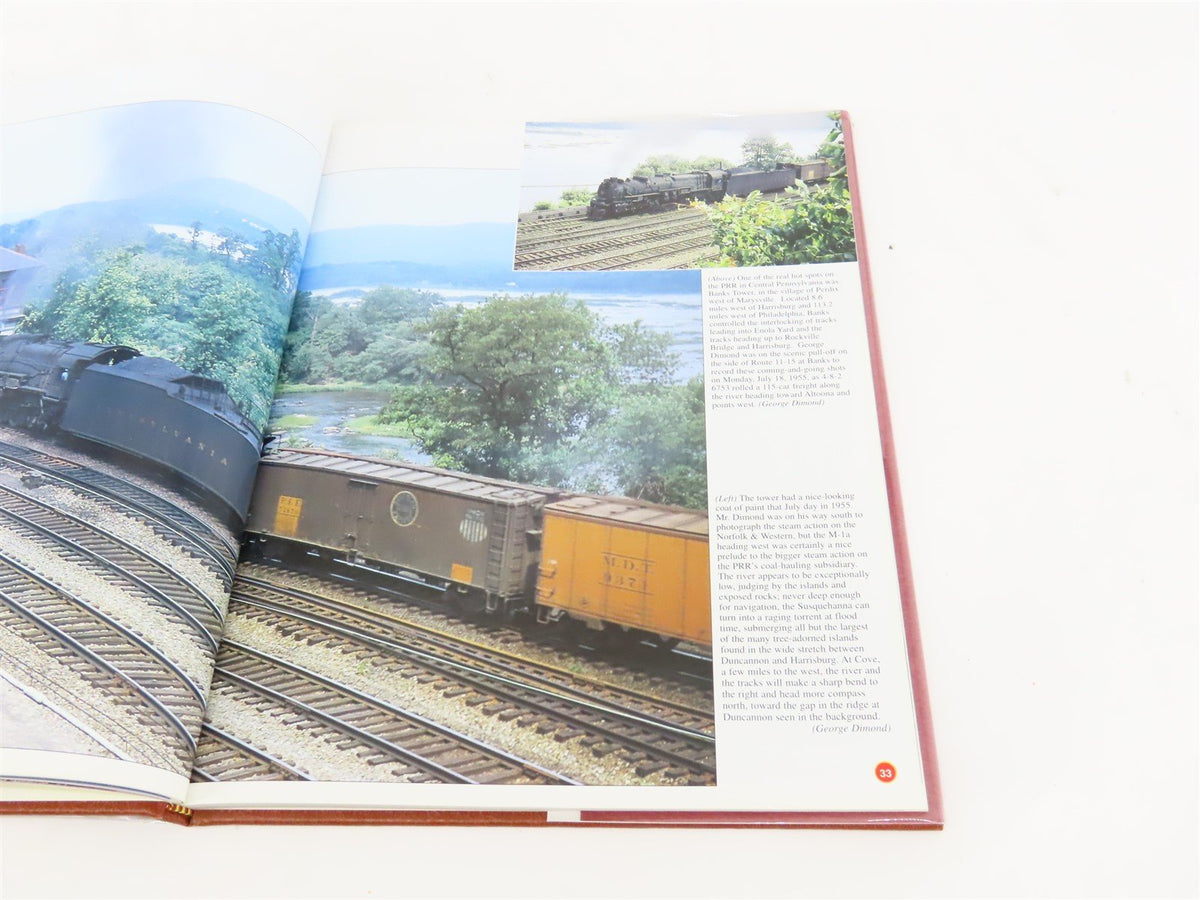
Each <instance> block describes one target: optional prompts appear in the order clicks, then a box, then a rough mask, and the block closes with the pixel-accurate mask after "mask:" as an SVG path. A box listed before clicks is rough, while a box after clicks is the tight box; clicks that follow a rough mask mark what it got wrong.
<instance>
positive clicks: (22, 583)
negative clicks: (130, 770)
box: [0, 553, 204, 768]
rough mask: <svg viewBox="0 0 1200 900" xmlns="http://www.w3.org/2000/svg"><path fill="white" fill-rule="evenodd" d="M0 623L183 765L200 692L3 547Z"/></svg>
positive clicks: (191, 746) (135, 638)
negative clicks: (105, 700) (89, 688)
mask: <svg viewBox="0 0 1200 900" xmlns="http://www.w3.org/2000/svg"><path fill="white" fill-rule="evenodd" d="M0 626H2V627H4V628H6V629H7V630H8V631H9V632H11V633H12V634H13V635H15V636H17V637H19V638H20V639H22V640H24V641H25V642H26V643H28V644H30V645H32V646H33V647H35V648H37V649H38V650H39V651H41V652H42V653H45V654H46V655H48V656H50V657H51V658H53V659H54V660H56V661H57V662H59V663H60V664H62V665H63V666H65V667H66V668H68V669H70V670H71V671H72V672H74V673H75V674H76V675H78V676H79V677H80V678H82V679H83V681H84V682H86V683H87V684H89V685H90V686H92V687H94V688H95V689H96V691H97V692H98V693H100V694H102V695H104V696H105V697H107V698H108V699H109V700H110V701H111V702H112V703H114V704H116V705H117V706H118V707H121V708H122V709H123V710H124V711H125V713H126V714H127V715H128V716H130V717H132V718H133V719H135V720H136V721H137V722H138V723H139V724H140V725H141V726H142V727H143V728H144V729H145V730H146V731H147V732H148V733H149V734H150V735H153V736H155V737H158V738H161V743H162V744H163V745H164V746H167V747H170V748H171V752H172V753H173V755H174V757H175V759H176V761H177V762H178V763H179V765H180V766H181V767H182V768H190V765H191V758H192V753H193V751H194V750H195V748H196V739H195V738H194V737H193V733H194V732H195V731H198V730H199V728H200V718H201V710H202V709H203V704H204V691H203V690H201V688H200V686H199V685H197V684H196V683H195V682H194V681H193V680H192V679H191V678H190V677H189V676H188V675H187V674H186V673H185V672H184V671H183V670H182V669H181V668H180V667H179V666H178V665H177V664H175V663H174V662H172V661H171V660H170V659H168V658H167V657H166V656H164V655H163V654H162V653H161V652H160V651H159V650H157V649H156V648H154V647H153V646H151V645H150V644H149V643H148V642H147V641H146V640H144V639H143V638H141V637H140V636H139V635H137V634H136V633H135V632H134V631H133V630H132V629H131V628H129V627H127V626H125V625H123V624H121V623H120V622H118V621H117V620H116V619H114V618H112V617H111V616H108V615H106V614H104V613H102V612H100V611H99V610H97V609H94V608H93V607H91V606H90V605H89V604H88V603H87V602H85V601H84V600H82V599H80V598H79V597H77V596H76V595H74V594H72V593H71V592H69V591H67V590H65V589H63V588H62V587H59V586H58V585H55V584H53V583H52V582H50V581H49V580H47V579H46V578H44V577H43V576H41V575H39V574H38V573H37V572H35V571H33V570H32V569H31V568H29V567H28V566H26V565H25V564H23V563H21V562H19V561H17V560H15V559H12V558H11V557H9V556H8V555H6V554H3V553H0ZM81 702H83V703H84V704H86V700H85V699H83V698H81Z"/></svg>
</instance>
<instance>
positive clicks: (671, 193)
mask: <svg viewBox="0 0 1200 900" xmlns="http://www.w3.org/2000/svg"><path fill="white" fill-rule="evenodd" d="M832 172H833V169H832V167H831V166H830V164H829V161H828V160H824V159H819V160H815V161H813V162H806V163H779V165H777V166H776V167H775V168H774V169H770V170H761V169H750V168H745V167H742V168H734V169H710V170H708V171H699V172H687V173H683V174H678V175H635V176H633V177H632V178H615V177H614V178H605V179H604V180H603V181H602V182H600V186H599V187H598V188H596V196H595V198H594V199H593V200H592V202H591V204H590V205H589V206H588V218H589V219H609V218H613V217H615V216H628V215H632V214H634V213H639V212H650V211H652V210H655V209H659V208H661V207H663V206H667V205H670V204H674V203H690V202H691V201H693V200H702V201H704V202H706V203H708V202H713V203H715V202H716V201H718V200H721V199H723V198H725V197H726V196H730V197H745V196H747V195H749V194H750V193H751V192H753V191H764V192H770V191H782V190H784V189H785V188H789V187H791V186H792V185H793V184H795V183H796V182H797V181H803V182H805V183H812V182H815V181H824V180H825V179H827V178H828V177H829V176H830V175H831V174H832Z"/></svg>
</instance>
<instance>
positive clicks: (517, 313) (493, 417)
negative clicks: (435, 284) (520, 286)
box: [380, 294, 614, 477]
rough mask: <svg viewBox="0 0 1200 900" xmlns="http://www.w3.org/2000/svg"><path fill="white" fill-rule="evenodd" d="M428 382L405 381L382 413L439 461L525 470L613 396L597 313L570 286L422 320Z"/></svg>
mask: <svg viewBox="0 0 1200 900" xmlns="http://www.w3.org/2000/svg"><path fill="white" fill-rule="evenodd" d="M421 332H422V334H423V335H424V336H425V337H426V339H427V340H428V342H429V345H430V350H429V352H428V354H427V355H426V357H425V359H424V360H423V366H424V370H425V375H426V381H425V383H423V384H421V385H418V386H415V387H412V388H407V389H401V390H399V391H397V392H396V394H395V395H394V396H393V398H392V401H391V402H390V403H389V404H388V406H387V407H385V409H384V411H383V413H382V414H381V415H380V421H381V422H406V423H407V424H408V425H409V426H410V427H411V428H412V429H413V431H414V433H415V434H416V435H418V438H419V440H420V442H421V443H422V445H423V446H424V448H425V449H426V450H427V451H428V452H431V453H433V454H435V455H436V456H437V458H438V459H439V461H440V462H441V463H442V464H446V465H450V466H453V467H458V468H463V469H466V470H468V471H471V472H477V473H480V474H484V475H496V476H507V477H521V476H522V475H523V473H525V471H526V469H527V467H528V460H527V457H528V456H529V455H531V454H534V455H536V454H537V452H538V451H540V450H542V449H544V448H546V447H547V446H549V445H553V444H557V443H559V442H560V441H562V440H563V439H566V438H569V437H572V436H574V435H577V434H579V433H580V432H581V431H582V430H583V428H584V427H585V426H586V425H587V424H588V423H589V422H591V421H594V420H596V419H597V418H600V417H603V416H604V415H605V414H606V413H607V409H608V405H609V404H610V403H611V401H612V399H613V398H612V396H611V394H610V392H609V388H610V387H611V386H612V385H613V382H614V377H613V373H612V369H613V364H612V359H611V353H610V351H609V349H608V347H607V346H606V345H605V344H604V342H603V340H602V339H601V335H600V322H599V320H598V318H597V317H596V315H595V314H594V313H592V312H590V311H589V310H588V309H587V307H586V306H585V305H584V303H583V302H582V301H578V300H576V301H571V300H568V299H567V298H566V297H565V296H563V295H557V294H553V295H548V296H542V297H523V298H520V299H508V298H502V297H494V298H492V299H491V300H489V301H488V302H487V303H484V304H482V305H481V306H478V307H474V308H467V307H464V306H461V305H459V306H454V307H443V308H441V309H438V310H436V311H435V312H434V313H433V315H431V316H430V318H429V320H428V322H427V324H425V325H424V326H423V327H422V328H421Z"/></svg>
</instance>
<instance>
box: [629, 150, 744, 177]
mask: <svg viewBox="0 0 1200 900" xmlns="http://www.w3.org/2000/svg"><path fill="white" fill-rule="evenodd" d="M732 165H733V163H731V162H730V161H729V160H727V159H722V158H721V157H719V156H697V157H695V158H694V159H687V158H685V157H682V156H676V155H675V154H674V153H660V154H658V155H657V156H648V157H646V159H645V161H644V162H642V163H641V164H640V165H638V166H637V167H636V168H635V169H634V170H633V171H632V172H630V173H629V174H630V175H631V176H632V175H670V174H673V173H679V172H704V171H707V170H709V169H728V168H730V167H731V166H732Z"/></svg>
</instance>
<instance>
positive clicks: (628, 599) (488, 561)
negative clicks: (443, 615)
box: [246, 450, 712, 646]
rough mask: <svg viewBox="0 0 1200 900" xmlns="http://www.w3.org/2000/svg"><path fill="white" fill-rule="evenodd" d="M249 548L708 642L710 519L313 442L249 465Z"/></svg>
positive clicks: (634, 635)
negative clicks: (253, 478) (254, 471)
mask: <svg viewBox="0 0 1200 900" xmlns="http://www.w3.org/2000/svg"><path fill="white" fill-rule="evenodd" d="M246 530H247V541H248V545H250V546H256V547H258V548H259V549H261V550H269V551H270V552H274V553H278V554H280V555H282V556H284V557H293V558H303V557H307V556H316V557H318V558H320V559H322V560H324V561H328V562H333V561H338V562H340V563H342V564H345V565H348V566H351V567H354V568H359V569H366V570H369V571H371V572H375V573H381V574H383V575H387V576H391V577H395V578H399V579H402V580H406V581H416V582H419V583H421V584H425V585H428V586H430V587H433V588H435V589H438V590H441V591H443V592H444V594H445V595H446V596H448V597H451V598H453V599H454V600H455V602H456V603H457V605H459V606H460V607H462V608H464V609H466V610H468V611H472V612H484V611H487V612H494V613H517V612H529V613H532V614H534V615H535V616H536V618H537V620H538V621H539V622H541V623H549V622H555V621H560V620H564V619H572V620H575V621H578V622H581V623H583V624H584V625H586V626H587V627H589V628H591V629H594V630H603V631H606V632H608V634H609V635H610V636H613V637H615V638H617V639H627V640H628V639H642V638H650V639H652V640H655V641H657V642H658V643H659V644H660V645H661V646H668V645H672V644H673V643H675V642H677V641H679V640H688V641H693V642H696V643H701V644H711V643H712V632H711V624H710V613H709V605H710V603H709V572H708V516H707V515H706V514H705V513H703V512H696V511H693V510H681V509H676V508H674V507H666V506H658V505H654V504H649V503H642V502H640V501H636V500H629V499H626V498H604V497H587V496H582V495H576V494H571V493H569V492H566V491H560V490H556V489H553V488H545V487H538V486H535V485H527V484H516V483H513V482H508V481H502V480H499V479H495V478H485V477H482V476H478V475H470V474H466V473H463V472H451V471H447V470H445V469H436V468H432V467H428V466H416V465H410V464H407V463H398V462H389V461H383V460H369V459H359V458H356V457H352V456H345V455H342V454H337V453H330V452H327V451H318V450H277V451H273V452H271V453H268V454H267V455H266V456H265V457H264V458H263V461H262V465H261V467H260V468H259V475H258V481H257V483H256V485H255V491H254V500H253V502H252V503H251V507H250V515H249V519H248V521H247V524H246Z"/></svg>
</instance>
